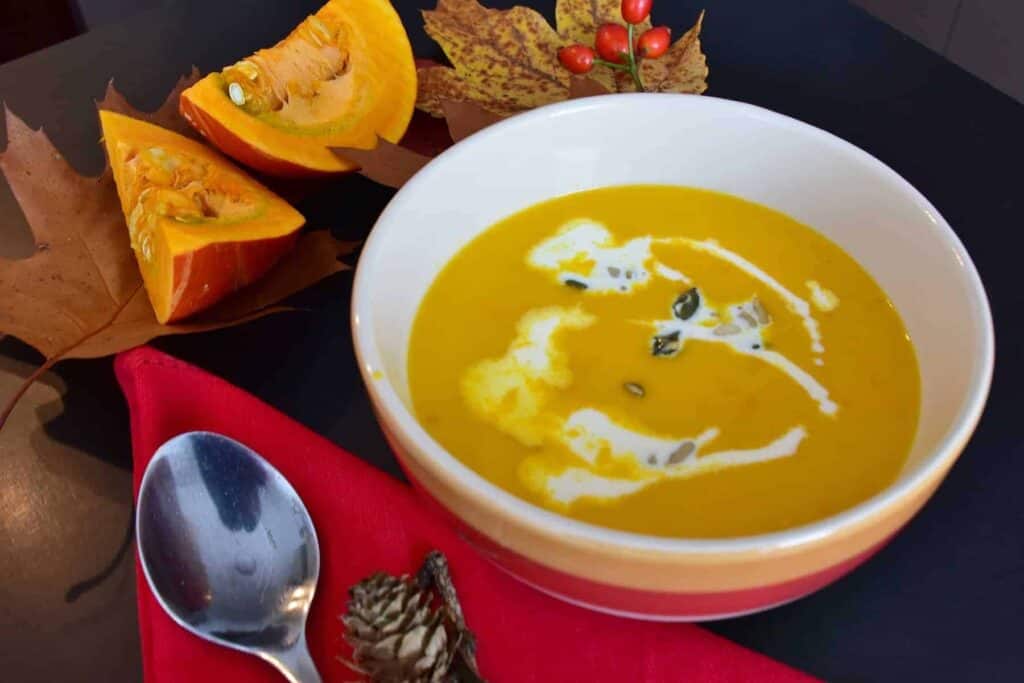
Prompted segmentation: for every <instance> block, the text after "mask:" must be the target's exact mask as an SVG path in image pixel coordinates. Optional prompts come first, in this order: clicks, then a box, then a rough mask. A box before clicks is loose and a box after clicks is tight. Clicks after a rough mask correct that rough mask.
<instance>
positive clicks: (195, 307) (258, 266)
mask: <svg viewBox="0 0 1024 683" xmlns="http://www.w3.org/2000/svg"><path fill="white" fill-rule="evenodd" d="M100 123H101V125H102V127H103V140H104V144H105V146H106V150H107V157H108V158H109V159H110V167H111V170H112V172H113V174H114V183H115V184H116V185H117V194H118V197H119V198H120V200H121V209H122V211H124V216H125V220H126V221H127V223H128V232H129V235H130V237H131V245H132V249H133V250H134V252H135V258H136V260H137V261H138V263H139V269H140V271H141V272H142V280H143V282H144V283H145V286H146V292H147V294H149V300H150V302H151V303H152V304H153V310H154V312H155V313H156V317H157V320H159V321H160V322H161V323H167V322H173V321H175V320H181V319H182V318H185V317H187V316H189V315H192V314H193V313H196V312H197V311H201V310H203V309H204V308H208V307H209V306H212V305H213V304H215V303H217V302H218V301H220V300H221V299H223V298H224V297H225V296H227V295H228V294H230V293H232V292H234V291H235V290H237V289H240V288H241V287H244V286H246V285H248V284H250V283H251V282H253V281H254V280H256V279H257V278H259V277H260V276H262V275H263V274H264V273H266V272H267V271H268V270H270V268H271V267H272V266H273V265H274V264H275V263H276V262H277V260H278V259H279V258H280V257H281V256H282V255H283V254H284V253H285V252H286V251H288V249H290V248H291V246H292V245H293V244H294V242H295V239H296V237H297V235H298V231H299V228H301V227H302V225H303V223H304V222H305V219H303V217H302V215H301V214H300V213H299V212H298V211H296V210H295V209H293V208H292V207H291V206H289V205H288V204H287V203H286V202H285V201H284V200H282V199H280V198H279V197H277V196H276V195H274V194H273V193H272V192H271V191H270V190H268V189H267V188H265V187H263V186H262V185H260V184H259V183H257V182H256V181H255V180H253V179H252V178H250V177H249V176H247V175H246V174H245V173H243V172H242V171H241V170H239V169H238V168H236V167H235V166H234V165H232V164H231V163H230V162H229V161H227V160H226V159H224V157H222V156H220V155H219V154H217V153H216V152H214V151H213V150H211V149H209V148H207V147H206V146H205V145H203V144H201V143H199V142H196V141H195V140H190V139H188V138H186V137H184V136H181V135H178V134H177V133H173V132H171V131H169V130H166V129H164V128H160V127H159V126H155V125H153V124H151V123H146V122H144V121H139V120H137V119H133V118H130V117H128V116H123V115H121V114H115V113H113V112H109V111H102V112H100Z"/></svg>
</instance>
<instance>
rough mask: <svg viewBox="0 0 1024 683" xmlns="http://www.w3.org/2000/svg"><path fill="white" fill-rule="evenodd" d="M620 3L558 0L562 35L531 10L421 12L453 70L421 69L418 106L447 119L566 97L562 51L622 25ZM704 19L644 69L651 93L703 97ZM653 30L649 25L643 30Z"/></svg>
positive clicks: (606, 72)
mask: <svg viewBox="0 0 1024 683" xmlns="http://www.w3.org/2000/svg"><path fill="white" fill-rule="evenodd" d="M619 6H620V0H558V3H557V5H556V7H555V18H556V22H557V26H558V27H557V30H556V29H554V28H552V27H551V26H550V25H549V24H548V22H547V21H546V20H545V19H544V17H543V16H541V15H540V14H539V13H538V12H536V11H534V10H532V9H529V8H527V7H513V8H512V9H509V10H496V9H489V8H486V7H484V6H483V5H481V4H480V3H479V2H478V0H438V3H437V7H436V9H434V10H431V11H425V12H424V13H423V17H424V21H425V24H426V30H427V34H428V35H430V37H431V38H433V39H434V40H435V41H436V42H437V43H438V44H439V45H440V46H441V48H442V49H443V50H444V52H445V55H447V57H448V59H449V61H450V62H451V64H452V66H451V67H447V66H440V65H424V66H421V67H420V68H419V69H418V73H419V96H418V98H417V106H418V107H419V108H420V109H422V110H424V111H426V112H429V113H430V114H433V115H434V116H439V117H440V116H444V113H445V112H444V107H443V106H442V103H443V102H445V101H449V102H465V101H472V102H475V103H477V104H479V105H480V106H482V107H484V108H486V109H488V110H490V111H492V112H494V113H496V114H500V115H503V116H507V115H511V114H515V113H517V112H520V111H524V110H527V109H533V108H534V107H539V106H541V105H545V104H550V103H552V102H558V101H561V100H565V99H568V98H569V96H570V86H571V84H572V81H571V79H570V74H569V72H568V71H566V70H565V69H564V68H563V67H562V66H561V64H559V62H558V50H559V48H561V47H564V46H566V45H571V44H573V43H583V44H586V45H592V44H593V42H594V34H595V33H596V32H597V27H598V26H600V25H601V24H602V23H606V22H614V21H618V22H620V23H621V21H622V18H621V16H620V14H619ZM702 18H703V14H702V15H701V18H700V19H698V20H697V23H696V24H695V25H694V26H693V28H691V29H690V30H689V31H687V32H686V33H685V34H684V35H683V36H682V37H681V38H680V39H679V40H678V41H677V42H676V43H675V44H674V45H673V46H672V47H671V48H670V49H669V51H668V53H667V54H666V55H665V56H664V57H662V58H661V59H660V60H648V61H645V62H644V63H643V64H642V65H641V73H642V76H643V78H644V79H645V81H644V82H645V84H646V89H647V90H649V91H656V92H679V93H702V92H704V90H705V89H706V88H707V81H706V79H707V73H708V69H707V64H706V61H705V58H704V53H703V52H701V48H700V29H701V20H702ZM649 27H650V22H649V21H648V22H645V23H644V24H642V25H640V26H639V27H638V30H639V31H642V30H646V29H647V28H649ZM588 76H589V78H590V79H591V80H592V81H594V82H595V83H599V84H600V85H602V86H604V88H605V89H607V90H608V91H611V92H628V91H631V90H633V89H634V86H633V83H632V80H631V79H630V78H629V76H628V75H626V74H624V73H621V72H613V71H611V70H610V69H607V68H604V67H597V68H595V69H594V70H593V71H592V72H591V73H590V74H588Z"/></svg>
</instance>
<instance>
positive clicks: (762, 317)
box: [750, 296, 772, 325]
mask: <svg viewBox="0 0 1024 683" xmlns="http://www.w3.org/2000/svg"><path fill="white" fill-rule="evenodd" d="M750 307H751V308H753V309H754V315H756V316H757V322H759V323H761V324H762V325H767V324H768V323H770V322H771V321H772V317H771V316H770V315H768V311H767V310H766V309H765V307H764V304H762V303H761V300H760V299H758V298H757V297H756V296H755V297H754V298H753V300H752V301H751V302H750Z"/></svg>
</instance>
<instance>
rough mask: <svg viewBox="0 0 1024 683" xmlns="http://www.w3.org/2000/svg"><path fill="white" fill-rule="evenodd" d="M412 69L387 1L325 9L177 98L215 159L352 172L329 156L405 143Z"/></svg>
mask: <svg viewBox="0 0 1024 683" xmlns="http://www.w3.org/2000/svg"><path fill="white" fill-rule="evenodd" d="M415 103H416V67H415V64H414V61H413V55H412V48H411V47H410V45H409V38H408V36H407V35H406V33H405V28H404V27H403V26H402V22H401V20H400V19H399V17H398V14H397V13H396V12H395V10H394V8H393V7H392V6H391V4H390V3H389V2H388V1H387V0H330V2H328V3H327V4H326V5H324V6H323V7H322V8H320V10H319V11H318V12H317V13H316V14H315V15H312V16H310V17H307V18H306V19H305V21H303V22H302V23H301V24H299V26H298V27H296V28H295V30H294V31H292V32H291V33H290V34H289V35H288V37H287V38H285V39H284V40H282V41H281V42H280V43H278V44H277V45H275V46H273V47H270V48H267V49H265V50H259V51H258V52H256V53H255V54H253V55H252V56H250V57H249V58H247V59H244V60H242V61H240V62H238V63H236V64H234V65H232V66H229V67H227V68H226V69H224V70H223V71H220V72H217V73H212V74H209V75H208V76H206V77H205V78H203V79H202V80H201V81H199V82H198V83H196V84H195V85H193V86H192V87H190V88H188V89H187V90H186V91H185V92H183V93H182V94H181V100H180V102H179V105H180V108H181V113H182V114H183V115H184V117H185V118H186V119H187V120H188V121H189V123H190V124H192V126H194V127H195V128H196V129H197V130H198V131H199V132H200V133H202V134H203V135H204V136H205V137H206V138H207V139H208V140H210V142H212V143H213V144H214V145H216V146H217V147H219V148H220V149H221V151H223V152H224V153H226V154H228V155H229V156H231V157H234V158H235V159H237V160H238V161H240V162H242V163H244V164H246V165H247V166H251V167H252V168H255V169H258V170H260V171H263V172H264V173H268V174H271V175H278V176H308V175H322V174H329V173H340V172H344V171H351V170H353V169H355V168H357V165H356V164H354V163H352V162H349V161H346V160H343V159H341V158H339V157H337V156H336V155H335V154H334V153H333V152H331V150H330V149H329V148H330V147H355V148H364V149H368V148H371V147H373V146H374V145H375V144H376V142H377V136H378V135H379V136H380V137H382V138H384V139H386V140H388V141H391V142H398V140H399V139H400V138H401V137H402V135H403V134H404V133H405V129H406V128H407V127H408V125H409V120H410V118H411V117H412V112H413V108H414V106H415Z"/></svg>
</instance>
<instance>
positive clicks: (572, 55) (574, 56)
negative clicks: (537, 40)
mask: <svg viewBox="0 0 1024 683" xmlns="http://www.w3.org/2000/svg"><path fill="white" fill-rule="evenodd" d="M558 61H559V62H561V63H562V66H564V67H565V68H566V69H568V70H569V71H571V72H572V73H574V74H585V73H587V72H589V71H590V70H591V69H593V68H594V51H593V50H591V49H590V48H589V47H587V46H586V45H570V46H568V47H563V48H562V49H561V50H559V51H558Z"/></svg>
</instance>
